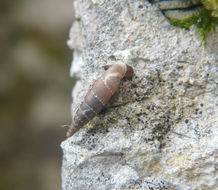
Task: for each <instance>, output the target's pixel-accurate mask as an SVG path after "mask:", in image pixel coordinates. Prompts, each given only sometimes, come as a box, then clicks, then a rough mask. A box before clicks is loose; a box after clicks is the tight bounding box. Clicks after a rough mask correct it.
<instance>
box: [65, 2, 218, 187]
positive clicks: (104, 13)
mask: <svg viewBox="0 0 218 190" xmlns="http://www.w3.org/2000/svg"><path fill="white" fill-rule="evenodd" d="M74 9H75V19H76V20H75V21H74V23H73V26H72V29H71V33H70V40H69V41H68V44H69V46H70V47H71V48H72V49H73V50H74V58H73V63H72V70H71V73H74V74H75V72H76V74H79V76H80V77H81V80H79V81H78V82H77V85H76V87H75V88H74V91H73V104H72V116H73V114H74V111H75V109H76V106H77V105H78V104H79V103H80V102H81V101H82V98H83V96H84V95H85V93H86V92H87V91H88V88H89V86H90V85H91V84H92V83H93V81H94V80H95V79H96V78H97V77H98V76H100V75H101V74H102V72H103V71H104V69H103V66H104V65H106V64H107V63H108V62H109V61H111V60H113V61H115V60H119V61H123V62H125V63H127V64H129V65H131V66H132V67H133V68H134V77H133V78H132V80H126V81H123V82H122V83H121V85H120V88H119V90H118V92H117V93H116V94H115V95H114V97H113V98H112V99H111V101H110V102H109V104H108V105H107V106H106V108H105V109H104V110H103V111H102V112H101V113H100V114H99V115H98V116H97V117H96V118H95V119H94V120H92V121H91V122H90V123H89V124H88V125H87V126H85V127H84V128H82V129H80V131H79V132H77V133H76V134H75V135H74V136H72V137H71V138H69V139H67V140H65V141H64V142H62V144H61V147H62V149H63V166H62V189H63V190H72V189H83V190H85V189H89V190H90V189H99V190H100V189H152V188H153V189H182V190H184V189H185V190H188V189H215V187H216V185H217V182H216V178H217V176H216V175H217V171H216V164H217V156H216V155H217V144H218V137H217V130H218V129H217V125H218V122H217V118H218V114H217V89H218V88H217V82H218V77H217V54H218V49H217V47H218V40H217V39H218V38H217V37H218V36H217V34H216V33H213V34H209V37H208V39H207V47H206V48H205V49H204V48H203V47H202V46H201V40H200V37H199V36H198V34H197V32H196V30H195V28H194V27H193V28H192V30H191V31H186V30H183V29H180V28H176V27H174V26H172V25H170V24H169V23H168V22H167V20H166V19H165V17H164V16H163V15H162V14H161V13H160V11H159V10H158V9H157V8H156V7H155V6H154V5H151V4H150V3H149V2H148V1H145V0H137V1H136V0H132V1H131V0H119V1H116V0H111V1H108V0H84V1H79V0H75V1H74Z"/></svg>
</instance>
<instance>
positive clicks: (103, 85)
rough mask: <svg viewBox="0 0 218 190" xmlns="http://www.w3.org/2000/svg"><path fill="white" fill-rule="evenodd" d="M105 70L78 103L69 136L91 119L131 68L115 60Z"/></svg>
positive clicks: (129, 76) (130, 74) (130, 72)
mask: <svg viewBox="0 0 218 190" xmlns="http://www.w3.org/2000/svg"><path fill="white" fill-rule="evenodd" d="M105 68H106V69H107V70H106V71H105V72H104V73H103V74H102V75H101V76H100V77H99V78H98V79H97V80H96V81H95V82H94V83H93V85H92V86H91V88H90V89H89V91H88V92H87V94H86V95H85V98H84V100H83V101H82V102H81V103H80V104H79V106H78V108H77V109H76V111H75V114H74V117H73V119H72V124H71V125H70V128H69V130H68V132H67V137H68V138H69V137H71V136H72V135H73V134H74V133H76V132H77V131H78V130H79V129H80V128H81V127H83V126H84V125H86V124H87V123H88V122H89V121H90V120H92V119H93V118H94V117H95V116H96V115H97V114H98V113H99V112H100V111H101V110H102V109H103V107H104V106H105V105H106V104H107V102H108V101H109V100H110V98H111V97H112V95H113V94H114V93H115V92H116V91H117V90H118V88H119V85H120V82H121V80H122V79H123V78H127V79H128V78H131V77H132V75H133V68H132V67H131V66H129V65H127V64H125V63H123V62H120V61H117V62H115V63H113V64H111V65H107V66H106V67H105Z"/></svg>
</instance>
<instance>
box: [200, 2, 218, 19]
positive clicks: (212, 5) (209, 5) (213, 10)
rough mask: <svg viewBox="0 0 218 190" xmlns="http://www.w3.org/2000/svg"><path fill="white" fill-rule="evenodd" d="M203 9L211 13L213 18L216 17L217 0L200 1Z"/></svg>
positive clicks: (217, 12)
mask: <svg viewBox="0 0 218 190" xmlns="http://www.w3.org/2000/svg"><path fill="white" fill-rule="evenodd" d="M201 2H202V3H203V5H204V7H205V8H206V9H208V10H210V11H211V14H212V16H213V17H218V0H201Z"/></svg>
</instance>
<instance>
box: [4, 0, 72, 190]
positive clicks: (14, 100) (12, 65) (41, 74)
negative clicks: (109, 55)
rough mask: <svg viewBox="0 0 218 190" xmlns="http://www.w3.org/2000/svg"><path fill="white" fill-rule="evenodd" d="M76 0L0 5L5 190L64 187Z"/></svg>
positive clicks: (18, 1) (32, 0)
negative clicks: (71, 36) (64, 142)
mask: <svg viewBox="0 0 218 190" xmlns="http://www.w3.org/2000/svg"><path fill="white" fill-rule="evenodd" d="M72 22H73V2H72V0H16V1H15V0H14V1H10V0H1V1H0V24H1V25H0V43H1V45H0V190H30V189H31V190H56V189H60V188H61V162H62V152H61V149H60V143H61V141H62V140H64V139H65V133H66V129H63V128H61V127H60V126H61V125H63V124H69V123H71V116H70V105H71V102H72V100H71V89H72V87H73V83H74V80H73V79H72V78H70V77H69V71H70V62H71V59H72V51H70V50H69V48H68V47H67V45H66V41H67V39H68V33H69V29H70V26H71V24H72Z"/></svg>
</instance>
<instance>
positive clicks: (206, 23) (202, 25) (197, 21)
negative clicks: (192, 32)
mask: <svg viewBox="0 0 218 190" xmlns="http://www.w3.org/2000/svg"><path fill="white" fill-rule="evenodd" d="M169 21H170V23H171V24H173V25H174V26H178V27H182V28H185V29H187V30H188V29H189V28H190V27H191V26H192V25H193V24H194V25H196V26H197V28H198V33H199V35H200V37H201V40H202V46H203V47H205V46H206V37H207V34H208V33H209V32H211V31H213V29H214V28H215V25H216V24H218V19H217V18H215V17H213V16H212V12H211V11H210V10H207V9H206V8H203V9H202V10H201V11H200V12H199V14H197V15H195V16H193V17H191V18H187V19H184V20H173V19H169Z"/></svg>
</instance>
